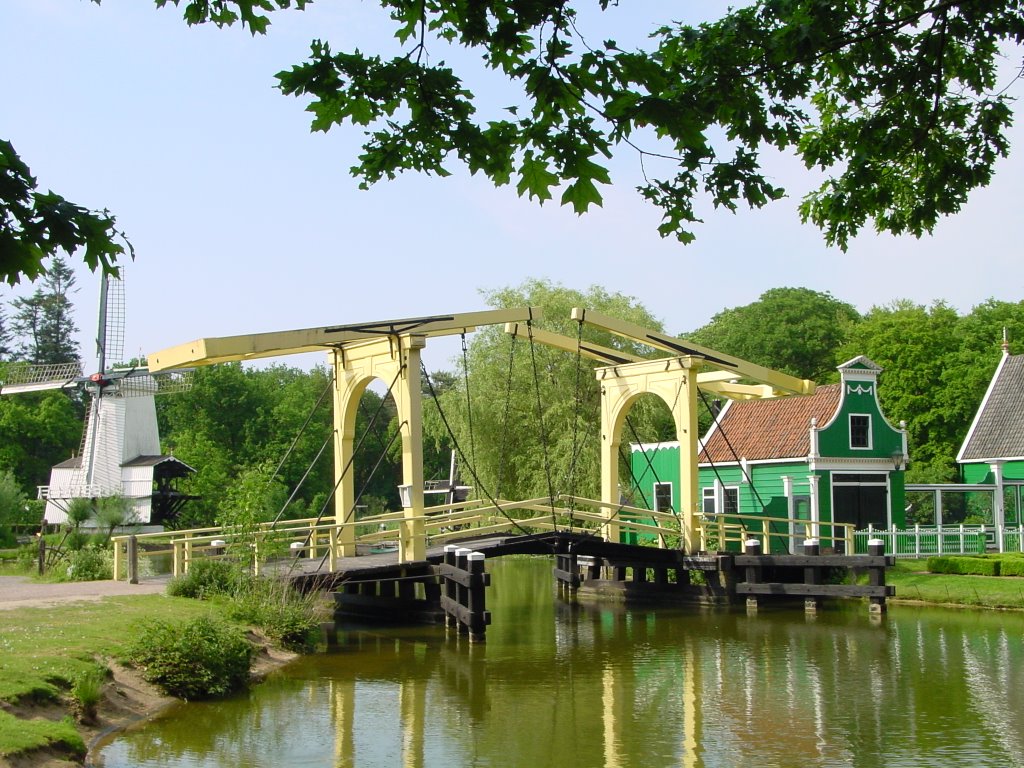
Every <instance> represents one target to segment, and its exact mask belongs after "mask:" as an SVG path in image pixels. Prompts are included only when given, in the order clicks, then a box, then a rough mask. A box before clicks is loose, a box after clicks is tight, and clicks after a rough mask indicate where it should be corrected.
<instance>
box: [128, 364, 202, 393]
mask: <svg viewBox="0 0 1024 768" xmlns="http://www.w3.org/2000/svg"><path fill="white" fill-rule="evenodd" d="M194 376H195V369H194V368H176V369H174V370H170V371H161V372H160V373H150V372H149V369H148V368H131V369H127V370H125V371H117V370H114V371H111V372H110V375H109V378H108V381H109V382H110V385H109V386H110V387H111V388H115V387H116V390H117V392H118V394H120V395H121V396H122V397H144V396H146V395H171V394H175V393H177V392H187V391H188V390H190V389H191V388H192V381H193V378H194Z"/></svg>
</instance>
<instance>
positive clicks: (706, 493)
mask: <svg viewBox="0 0 1024 768" xmlns="http://www.w3.org/2000/svg"><path fill="white" fill-rule="evenodd" d="M708 502H710V508H709V505H708ZM716 509H718V493H717V491H716V489H715V486H713V485H709V486H707V487H706V488H705V489H704V490H703V491H701V503H700V511H701V512H703V513H704V515H713V514H715V510H716Z"/></svg>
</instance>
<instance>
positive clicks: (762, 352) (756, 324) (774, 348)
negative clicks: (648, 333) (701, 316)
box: [689, 288, 860, 382]
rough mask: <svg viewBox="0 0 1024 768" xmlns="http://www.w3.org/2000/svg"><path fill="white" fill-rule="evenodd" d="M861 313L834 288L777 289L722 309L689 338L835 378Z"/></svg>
mask: <svg viewBox="0 0 1024 768" xmlns="http://www.w3.org/2000/svg"><path fill="white" fill-rule="evenodd" d="M859 320H860V313H858V312H857V310H856V309H854V307H853V306H851V305H850V304H847V303H846V302H845V301H840V300H838V299H836V298H835V297H833V296H832V294H830V293H821V292H819V291H812V290H810V289H809V288H772V289H771V290H768V291H765V292H764V293H762V294H761V297H760V298H759V299H758V300H757V301H755V302H753V303H751V304H747V305H745V306H742V307H733V308H731V309H726V310H723V311H722V312H719V313H718V314H716V315H715V316H714V317H713V318H711V322H710V323H708V324H707V325H705V326H703V327H702V328H699V329H697V330H696V331H694V332H693V333H692V334H689V338H692V339H693V340H694V341H695V342H698V343H699V344H703V345H705V346H708V347H711V348H712V349H717V350H720V351H722V352H727V353H729V354H731V355H736V356H737V357H741V358H743V359H744V360H749V361H750V362H752V363H758V364H759V365H764V366H767V367H769V368H774V369H776V370H779V371H783V372H785V373H789V374H792V375H794V376H799V377H800V378H806V379H814V380H815V381H819V382H827V381H833V380H835V379H836V377H837V374H836V366H837V365H838V364H839V363H841V362H843V361H842V360H837V359H836V354H837V352H838V350H839V347H840V345H842V343H843V341H844V340H845V339H846V336H847V334H848V333H849V331H850V328H851V327H852V326H853V325H855V324H856V323H857V322H858V321H859Z"/></svg>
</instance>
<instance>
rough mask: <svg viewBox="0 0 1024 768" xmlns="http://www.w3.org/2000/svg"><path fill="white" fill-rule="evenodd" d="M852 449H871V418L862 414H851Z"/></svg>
mask: <svg viewBox="0 0 1024 768" xmlns="http://www.w3.org/2000/svg"><path fill="white" fill-rule="evenodd" d="M850 447H851V448H870V447H871V417H870V416H868V415H866V414H862V413H851V414H850Z"/></svg>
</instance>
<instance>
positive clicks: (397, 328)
mask: <svg viewBox="0 0 1024 768" xmlns="http://www.w3.org/2000/svg"><path fill="white" fill-rule="evenodd" d="M540 316H541V311H540V309H538V308H536V307H519V308H515V309H495V310H486V311H483V312H463V313H459V314H455V315H434V316H429V317H410V318H404V319H400V320H378V321H374V322H369V323H355V324H352V325H336V326H327V327H322V328H303V329H299V330H293V331H274V332H270V333H253V334H245V335H241V336H221V337H211V338H203V339H196V340H195V341H190V342H187V343H185V344H179V345H177V346H174V347H169V348H167V349H164V350H161V351H160V352H156V353H154V354H152V355H150V356H149V370H150V371H163V370H166V369H168V368H178V367H181V366H184V365H212V364H214V363H227V362H232V361H236V360H256V359H259V358H263V357H277V356H280V355H295V354H299V353H301V352H316V351H320V350H326V349H330V348H336V347H343V346H345V345H347V344H352V343H357V342H361V341H368V340H371V339H378V338H382V337H387V336H403V335H406V334H416V335H419V336H447V335H451V334H454V333H462V332H469V331H473V330H475V329H476V328H477V327H478V326H481V325H500V324H502V323H508V322H520V321H525V320H529V319H537V318H539V317H540Z"/></svg>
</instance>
